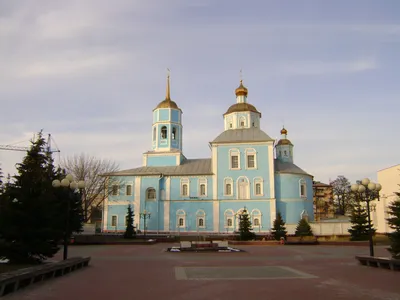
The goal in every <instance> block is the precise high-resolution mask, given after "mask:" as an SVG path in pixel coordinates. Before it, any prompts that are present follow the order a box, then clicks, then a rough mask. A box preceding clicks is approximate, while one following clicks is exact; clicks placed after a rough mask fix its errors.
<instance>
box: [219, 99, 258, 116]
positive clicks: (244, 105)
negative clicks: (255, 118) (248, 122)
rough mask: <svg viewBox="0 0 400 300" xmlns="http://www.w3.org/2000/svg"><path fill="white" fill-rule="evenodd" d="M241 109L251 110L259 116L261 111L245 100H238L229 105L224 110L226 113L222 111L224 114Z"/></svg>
mask: <svg viewBox="0 0 400 300" xmlns="http://www.w3.org/2000/svg"><path fill="white" fill-rule="evenodd" d="M241 111H251V112H255V113H258V114H260V116H261V113H260V112H259V111H258V110H257V108H255V106H254V105H252V104H250V103H247V102H240V103H235V104H233V105H231V106H230V107H229V108H228V110H227V111H226V113H224V116H225V115H227V114H230V113H233V112H241Z"/></svg>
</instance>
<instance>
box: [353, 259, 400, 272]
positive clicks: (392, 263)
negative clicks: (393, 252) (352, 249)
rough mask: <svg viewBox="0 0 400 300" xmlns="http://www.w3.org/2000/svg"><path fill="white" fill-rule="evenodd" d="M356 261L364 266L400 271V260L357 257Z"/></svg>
mask: <svg viewBox="0 0 400 300" xmlns="http://www.w3.org/2000/svg"><path fill="white" fill-rule="evenodd" d="M356 259H357V260H358V261H359V262H360V263H361V264H362V265H364V266H369V267H375V268H383V269H389V270H393V271H400V259H392V258H388V257H375V256H356Z"/></svg>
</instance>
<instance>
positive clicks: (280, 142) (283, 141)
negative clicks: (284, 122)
mask: <svg viewBox="0 0 400 300" xmlns="http://www.w3.org/2000/svg"><path fill="white" fill-rule="evenodd" d="M287 133H288V131H287V130H286V129H285V127H283V128H282V130H281V134H282V135H284V136H285V138H283V139H280V140H279V141H278V144H276V145H277V146H280V145H292V146H293V144H292V142H291V141H290V140H288V139H287V138H286V135H287Z"/></svg>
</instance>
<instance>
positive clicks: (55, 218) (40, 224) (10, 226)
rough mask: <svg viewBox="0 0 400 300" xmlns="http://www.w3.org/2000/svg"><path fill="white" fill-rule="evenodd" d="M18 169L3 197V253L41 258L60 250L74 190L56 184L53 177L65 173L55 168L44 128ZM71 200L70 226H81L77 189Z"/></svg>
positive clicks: (0, 224)
mask: <svg viewBox="0 0 400 300" xmlns="http://www.w3.org/2000/svg"><path fill="white" fill-rule="evenodd" d="M17 171H18V174H17V175H15V176H14V181H13V182H11V181H9V182H8V184H6V187H5V191H4V194H3V197H2V198H3V206H2V212H1V218H0V235H1V236H2V243H1V245H0V256H5V257H7V258H8V259H10V261H11V262H41V261H42V260H44V259H46V258H48V257H52V256H53V255H54V254H55V253H56V252H57V251H58V250H59V247H58V242H59V241H60V240H62V239H63V236H64V231H65V223H66V218H67V209H66V205H67V204H66V203H67V202H66V199H67V198H66V195H67V193H71V191H70V190H69V191H66V190H65V189H64V190H63V189H61V188H60V189H55V188H53V186H52V181H53V180H54V179H59V177H60V176H61V175H63V174H62V173H61V172H60V171H58V172H56V171H54V166H53V161H52V159H51V155H50V154H49V153H46V143H45V140H44V139H43V137H42V133H41V132H40V133H39V134H38V136H37V139H36V140H35V141H32V145H31V147H30V149H29V150H28V151H27V155H26V156H25V157H24V159H23V161H22V163H19V164H17ZM71 200H72V201H71V203H72V204H71V212H72V213H71V214H70V215H69V216H68V217H71V219H73V220H71V221H72V222H71V225H72V226H71V227H70V228H71V230H76V229H78V230H79V227H82V224H79V225H78V224H77V221H76V220H77V219H79V217H78V218H76V217H75V214H76V212H77V208H76V205H81V203H80V200H79V197H77V195H76V194H74V193H72V198H71ZM78 211H79V208H78Z"/></svg>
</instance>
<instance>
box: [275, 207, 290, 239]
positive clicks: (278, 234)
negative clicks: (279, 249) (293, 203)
mask: <svg viewBox="0 0 400 300" xmlns="http://www.w3.org/2000/svg"><path fill="white" fill-rule="evenodd" d="M286 234H287V231H286V227H285V221H283V219H282V215H281V213H280V212H278V214H277V215H276V219H275V221H274V226H273V227H272V236H273V237H274V239H275V240H277V241H279V240H280V239H281V238H282V237H283V238H285V237H286Z"/></svg>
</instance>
